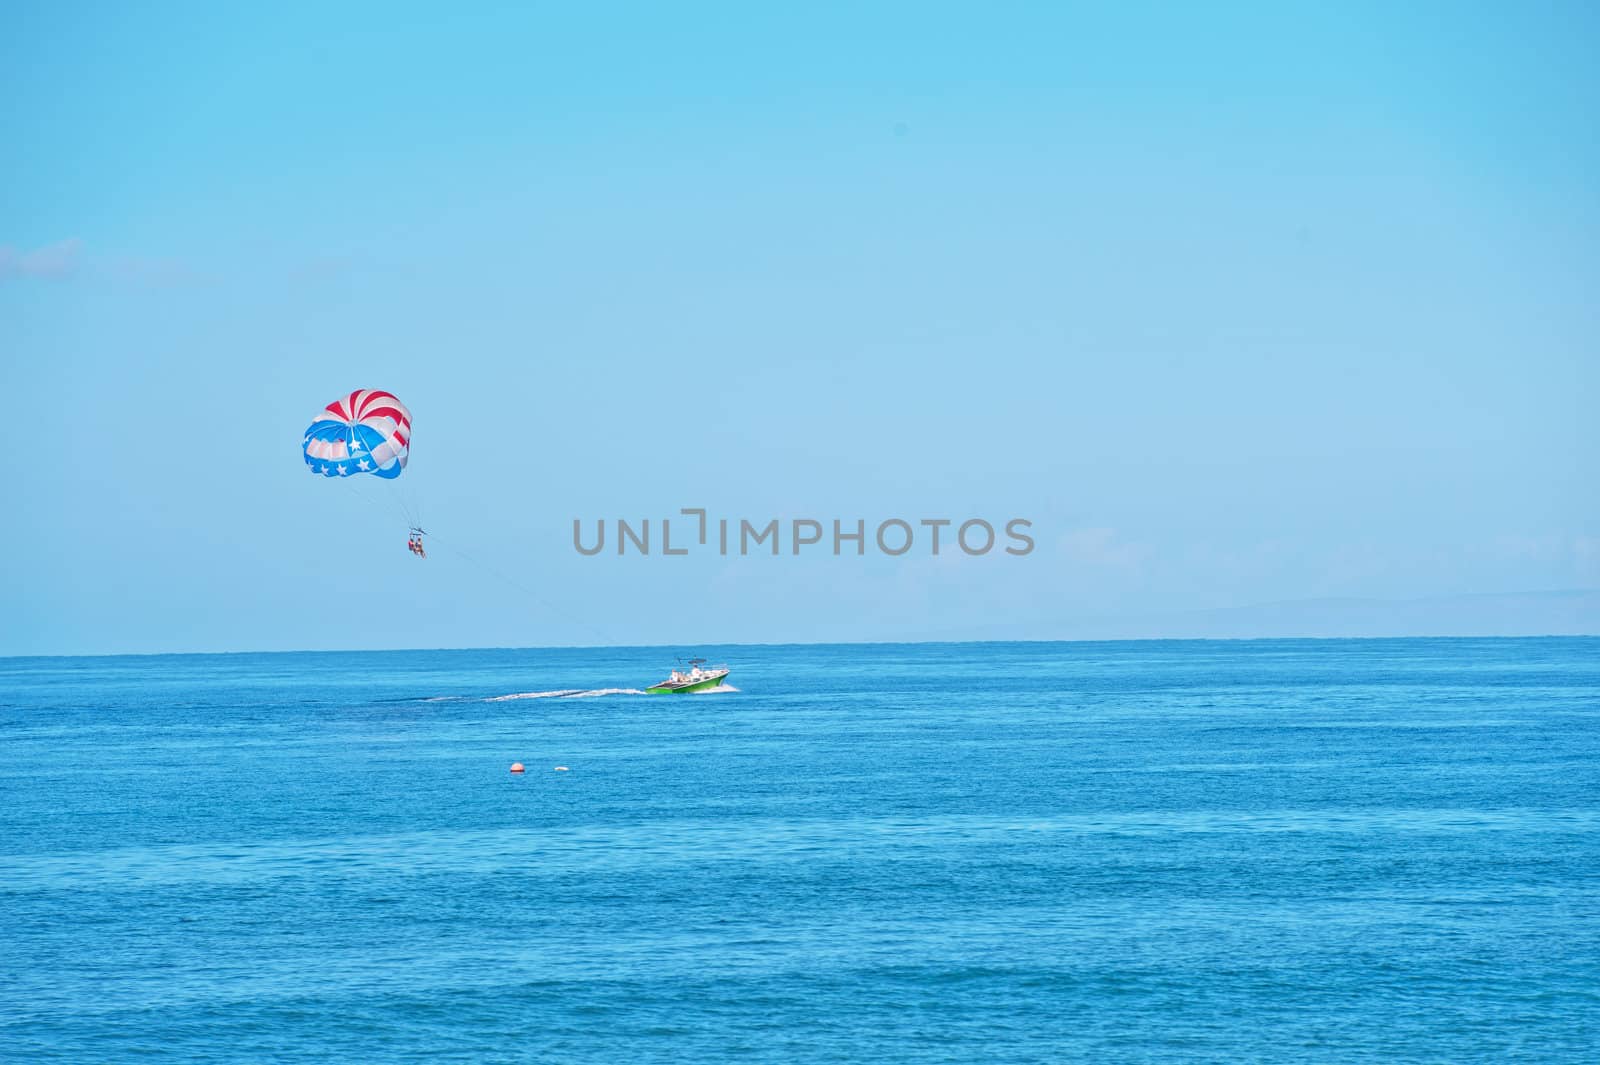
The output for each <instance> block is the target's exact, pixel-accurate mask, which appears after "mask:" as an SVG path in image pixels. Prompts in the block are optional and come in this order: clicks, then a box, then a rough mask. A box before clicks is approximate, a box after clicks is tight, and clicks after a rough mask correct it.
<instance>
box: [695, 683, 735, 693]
mask: <svg viewBox="0 0 1600 1065" xmlns="http://www.w3.org/2000/svg"><path fill="white" fill-rule="evenodd" d="M738 690H739V689H738V688H735V687H734V686H733V685H732V684H718V685H717V686H716V687H715V688H705V689H703V690H701V691H697V692H690V693H689V694H690V695H716V694H717V693H718V692H736V691H738Z"/></svg>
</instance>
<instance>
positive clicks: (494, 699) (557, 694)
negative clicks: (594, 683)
mask: <svg viewBox="0 0 1600 1065" xmlns="http://www.w3.org/2000/svg"><path fill="white" fill-rule="evenodd" d="M643 694H645V693H644V691H643V690H642V689H639V688H595V689H592V690H589V689H584V688H557V689H555V690H553V691H547V692H513V693H512V694H510V695H492V696H490V697H489V698H488V699H486V700H484V701H485V702H490V703H503V702H505V701H506V700H507V699H592V698H594V697H595V696H597V695H643Z"/></svg>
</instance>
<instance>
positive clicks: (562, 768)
mask: <svg viewBox="0 0 1600 1065" xmlns="http://www.w3.org/2000/svg"><path fill="white" fill-rule="evenodd" d="M556 772H557V773H570V772H572V770H570V769H568V768H567V767H566V766H564V765H558V766H556Z"/></svg>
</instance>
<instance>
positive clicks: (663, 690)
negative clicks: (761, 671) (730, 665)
mask: <svg viewBox="0 0 1600 1065" xmlns="http://www.w3.org/2000/svg"><path fill="white" fill-rule="evenodd" d="M728 672H729V671H728V670H726V669H725V670H723V671H722V672H720V673H714V674H712V675H711V676H709V677H704V678H702V679H700V680H696V681H687V682H685V683H683V684H671V683H664V684H657V685H656V686H655V687H653V688H646V689H645V693H646V694H647V695H690V694H693V693H694V692H704V691H710V690H711V689H712V688H716V687H719V686H720V685H721V684H722V682H723V681H724V680H726V679H727V678H728Z"/></svg>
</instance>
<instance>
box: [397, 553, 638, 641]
mask: <svg viewBox="0 0 1600 1065" xmlns="http://www.w3.org/2000/svg"><path fill="white" fill-rule="evenodd" d="M429 539H430V540H432V541H433V542H434V543H436V544H439V545H441V546H443V547H444V549H445V550H446V551H450V552H453V553H454V554H456V555H459V556H460V557H461V558H463V559H465V560H466V561H468V562H470V563H472V564H473V565H474V566H477V567H478V568H479V569H482V570H484V571H485V572H487V573H489V574H490V575H492V576H494V577H497V578H499V579H500V580H501V581H502V582H504V583H505V584H508V585H510V586H511V587H513V588H515V589H516V590H517V591H519V592H521V593H522V594H523V595H525V596H527V597H528V598H529V599H532V600H533V601H534V602H535V603H537V604H538V605H539V606H541V607H543V608H544V609H545V610H546V611H548V612H549V613H551V614H554V615H555V616H556V617H558V618H560V619H561V620H563V621H566V622H570V623H571V624H573V625H576V626H577V627H578V628H580V629H583V630H585V631H586V632H588V633H589V635H591V636H593V637H595V638H596V639H598V640H599V641H600V644H601V646H609V647H615V646H618V645H617V642H616V641H615V640H613V639H612V638H611V637H609V636H607V635H606V634H605V633H603V632H601V631H600V630H599V629H597V628H595V627H594V626H593V625H590V624H589V623H588V622H586V621H582V620H580V619H579V618H575V617H573V616H572V615H571V614H569V613H567V612H566V611H565V610H562V609H560V608H559V607H557V606H555V605H554V604H552V603H550V602H549V601H548V600H546V599H544V598H543V597H541V596H540V595H539V594H538V593H537V592H535V591H534V590H533V589H532V588H529V587H527V586H526V585H524V584H522V583H521V582H520V581H517V580H514V579H512V578H511V577H508V576H506V575H505V574H504V573H502V572H501V571H500V570H498V569H496V568H495V567H494V566H491V565H490V564H489V563H487V562H484V561H483V560H482V559H479V558H477V557H475V556H473V555H470V554H468V553H467V552H465V551H463V550H461V548H459V547H457V546H455V545H454V544H452V543H449V542H447V541H444V540H440V539H439V538H438V537H437V536H433V535H432V534H429Z"/></svg>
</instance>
